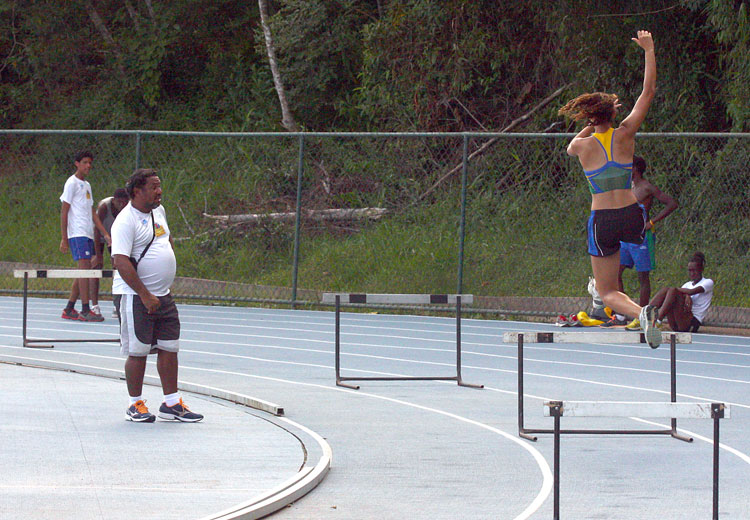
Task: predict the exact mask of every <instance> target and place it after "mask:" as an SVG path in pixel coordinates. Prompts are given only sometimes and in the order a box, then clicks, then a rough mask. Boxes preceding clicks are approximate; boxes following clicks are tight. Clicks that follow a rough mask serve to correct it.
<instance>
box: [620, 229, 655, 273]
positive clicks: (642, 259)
mask: <svg viewBox="0 0 750 520" xmlns="http://www.w3.org/2000/svg"><path fill="white" fill-rule="evenodd" d="M655 246H656V235H654V233H653V231H651V230H650V229H649V230H647V231H646V238H645V239H644V240H643V243H641V244H629V243H628V242H620V265H624V266H625V267H627V268H628V269H629V268H631V267H633V266H635V270H636V271H638V272H639V273H645V272H648V271H653V270H654V268H656V258H655V255H654V251H655Z"/></svg>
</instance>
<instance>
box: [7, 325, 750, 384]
mask: <svg viewBox="0 0 750 520" xmlns="http://www.w3.org/2000/svg"><path fill="white" fill-rule="evenodd" d="M185 332H188V331H185ZM91 334H94V333H91ZM214 334H229V333H214ZM233 335H236V334H233ZM0 336H4V335H2V334H0ZM253 337H255V338H259V337H263V338H265V336H253ZM266 339H278V338H266ZM181 341H183V342H190V341H193V342H198V343H205V341H198V340H187V339H182V340H181ZM290 341H300V339H299V338H294V339H290ZM304 341H305V342H316V343H326V344H330V342H324V341H322V340H310V339H305V340H304ZM214 344H216V345H221V344H223V345H235V346H240V347H254V348H273V349H279V350H298V351H302V352H314V353H320V354H330V353H331V352H330V351H326V350H314V349H304V348H296V347H282V346H269V345H258V344H254V345H250V344H245V343H240V344H236V343H235V344H232V343H227V342H221V343H218V342H217V343H214ZM359 345H360V346H365V345H366V344H359ZM367 346H377V345H367ZM404 349H406V350H411V348H410V347H404ZM446 353H450V352H449V351H446ZM469 353H471V354H476V355H478V356H485V357H493V358H498V359H507V360H511V361H513V360H516V359H517V358H516V356H503V355H500V354H486V353H475V352H470V351H462V354H469ZM341 356H342V357H343V356H347V357H356V358H366V359H378V360H383V361H391V362H399V363H411V364H422V365H435V366H446V367H450V366H455V363H444V362H437V361H426V360H415V359H406V358H399V357H393V356H378V355H374V354H360V353H352V352H342V353H341ZM524 361H529V362H537V363H543V364H551V365H569V366H578V367H591V368H602V369H607V370H619V371H626V372H637V373H646V374H659V375H668V374H669V372H667V371H663V370H653V369H645V368H633V367H619V366H613V365H603V364H597V363H579V362H573V361H553V360H547V359H537V358H530V357H527V358H525V359H524ZM463 367H464V368H472V369H477V370H489V371H499V370H500V369H495V368H490V367H481V366H474V365H467V364H464V365H463ZM679 376H680V377H690V378H695V379H705V380H710V381H720V382H725V383H737V384H750V381H745V380H741V379H730V378H722V377H716V376H705V375H700V374H690V373H686V372H679Z"/></svg>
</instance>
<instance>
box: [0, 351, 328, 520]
mask: <svg viewBox="0 0 750 520" xmlns="http://www.w3.org/2000/svg"><path fill="white" fill-rule="evenodd" d="M0 363H4V364H10V365H19V366H23V367H30V368H41V369H48V370H60V371H65V372H72V373H76V374H83V375H90V376H96V377H103V378H108V379H118V380H124V376H123V373H122V370H119V369H118V370H115V369H110V368H105V367H97V366H92V365H83V364H77V363H65V362H57V361H50V360H45V359H39V358H32V357H24V356H13V355H6V354H3V355H0ZM144 384H147V385H152V386H160V385H161V383H160V381H159V378H158V377H155V376H150V375H146V377H145V378H144ZM178 387H179V389H180V390H182V391H185V392H190V393H193V394H199V395H205V396H209V397H214V398H218V399H222V400H225V401H229V402H232V403H235V404H239V405H242V406H247V407H249V408H253V409H256V410H261V411H264V412H267V413H271V414H273V415H275V416H281V415H283V413H284V409H283V407H281V406H279V405H277V404H273V403H270V402H267V401H263V400H261V399H257V398H253V397H250V396H247V395H243V394H238V393H235V392H231V391H229V390H225V389H221V388H215V387H211V386H206V385H200V384H197V383H191V382H187V381H179V382H178ZM278 420H279V421H282V422H285V423H286V424H287V425H289V426H290V427H293V428H296V429H298V430H301V431H303V432H305V434H307V435H309V436H310V437H312V438H313V439H314V440H315V442H316V443H317V444H318V445H319V448H320V450H321V453H322V455H321V456H320V458H319V460H318V461H317V463H316V464H315V465H314V466H309V465H308V464H305V466H303V467H302V469H301V470H300V471H299V472H298V473H296V474H295V475H293V476H292V477H291V478H289V479H288V480H286V481H285V482H283V483H282V484H281V485H279V486H277V487H275V488H272V489H270V490H268V491H266V492H264V493H262V494H260V495H258V496H256V497H254V498H252V499H250V500H248V501H246V502H241V503H238V504H236V505H234V506H232V507H230V508H228V509H225V510H222V511H219V512H217V513H215V514H211V515H209V516H206V517H204V520H209V519H210V520H214V519H216V520H219V519H221V520H228V519H242V520H254V519H258V518H263V517H265V516H268V515H270V514H272V513H274V512H276V511H278V510H280V509H282V508H284V507H286V506H287V505H289V504H291V503H292V502H295V501H296V500H299V499H300V498H301V497H303V496H304V495H306V494H307V493H309V492H310V491H312V490H313V489H314V488H315V487H316V486H317V485H318V484H320V482H322V481H323V479H324V478H325V476H326V475H327V474H328V471H329V470H330V467H331V461H332V450H331V447H330V445H329V444H328V442H326V440H325V439H323V438H322V437H321V436H320V435H318V434H317V433H315V432H314V431H312V430H310V429H309V428H306V427H305V426H303V425H301V424H298V423H296V422H294V421H291V420H289V419H287V418H285V417H279V418H278Z"/></svg>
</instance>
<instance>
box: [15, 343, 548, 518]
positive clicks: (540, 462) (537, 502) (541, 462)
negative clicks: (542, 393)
mask: <svg viewBox="0 0 750 520" xmlns="http://www.w3.org/2000/svg"><path fill="white" fill-rule="evenodd" d="M58 352H64V351H58ZM10 357H13V358H15V357H16V356H10ZM99 357H105V356H99ZM18 359H25V360H28V361H32V362H33V361H34V358H18ZM109 359H117V358H109ZM148 364H149V365H152V366H155V365H156V363H155V362H153V361H149V362H148ZM101 368H106V367H101ZM180 369H181V370H183V369H184V370H195V371H199V372H208V373H214V374H222V375H232V376H239V377H246V378H252V379H261V380H265V381H272V382H276V383H282V384H286V385H298V386H307V387H312V388H318V389H322V390H329V391H335V392H342V393H345V394H347V395H350V396H357V397H369V398H372V399H378V400H382V401H386V402H391V403H394V404H399V405H402V406H406V407H410V408H414V409H417V410H422V411H426V412H430V413H435V414H438V415H442V416H444V417H448V418H450V419H454V420H456V421H459V422H463V423H466V424H470V425H472V426H476V427H478V428H482V429H485V430H487V431H490V432H492V433H495V434H497V435H500V436H501V437H504V438H505V439H507V440H509V441H511V442H513V443H515V444H517V445H518V446H520V447H521V448H523V449H524V450H526V451H527V452H528V453H529V454H530V455H531V456H532V458H533V459H534V461H535V462H536V464H537V466H538V467H539V469H540V471H541V473H542V486H541V489H540V490H539V492H538V493H537V495H536V497H535V498H534V500H533V501H532V502H531V503H530V504H529V505H528V506H527V507H526V508H525V509H524V510H523V511H522V512H521V513H520V514H518V515H517V516H516V517H515V518H514V520H527V519H529V518H530V517H531V515H533V514H534V513H535V512H536V511H537V510H538V509H539V508H540V507H541V506H542V504H543V503H544V501H545V500H546V499H547V497H548V496H549V494H550V493H551V491H552V471H551V469H550V467H549V464H548V463H547V461H546V460H545V458H544V456H542V454H541V453H540V452H539V450H537V449H536V448H534V447H533V446H532V445H531V444H530V443H527V442H525V441H523V440H521V439H519V438H518V437H516V436H515V435H512V434H509V433H507V432H505V431H503V430H500V429H499V428H495V427H493V426H490V425H488V424H485V423H482V422H479V421H476V420H474V419H469V418H468V417H464V416H461V415H457V414H454V413H451V412H448V411H445V410H440V409H438V408H432V407H428V406H424V405H420V404H417V403H413V402H410V401H405V400H401V399H394V398H391V397H386V396H382V395H378V394H372V393H369V392H362V391H358V392H352V391H351V390H346V389H343V388H339V387H330V386H325V385H320V384H316V383H306V382H302V381H293V380H288V379H280V378H275V377H268V376H259V375H255V374H246V373H241V372H233V371H229V370H218V369H211V368H201V367H193V366H190V365H182V364H181V365H180Z"/></svg>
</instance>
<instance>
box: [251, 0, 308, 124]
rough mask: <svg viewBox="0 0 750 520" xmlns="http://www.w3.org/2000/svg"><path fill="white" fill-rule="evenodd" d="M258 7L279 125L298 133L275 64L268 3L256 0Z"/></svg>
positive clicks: (264, 0)
mask: <svg viewBox="0 0 750 520" xmlns="http://www.w3.org/2000/svg"><path fill="white" fill-rule="evenodd" d="M258 7H259V8H260V25H261V26H262V27H263V35H264V36H265V38H266V52H267V53H268V64H269V65H270V66H271V74H272V75H273V84H274V87H276V94H278V96H279V104H280V105H281V125H282V126H283V127H284V128H286V129H287V130H289V131H290V132H298V131H299V126H298V125H297V122H296V121H295V120H294V116H293V115H292V112H291V110H289V103H288V102H287V100H286V92H285V90H284V83H283V82H282V81H281V74H280V73H279V66H278V64H277V62H276V50H275V49H274V46H273V38H272V37H271V28H270V27H269V26H268V2H266V0H258Z"/></svg>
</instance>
